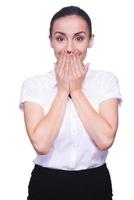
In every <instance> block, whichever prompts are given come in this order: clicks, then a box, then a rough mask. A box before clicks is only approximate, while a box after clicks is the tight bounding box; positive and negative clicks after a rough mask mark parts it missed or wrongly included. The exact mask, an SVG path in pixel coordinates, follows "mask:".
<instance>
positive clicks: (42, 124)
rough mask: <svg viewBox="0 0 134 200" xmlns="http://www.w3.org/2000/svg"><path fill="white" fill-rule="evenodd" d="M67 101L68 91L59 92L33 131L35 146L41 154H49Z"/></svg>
mask: <svg viewBox="0 0 134 200" xmlns="http://www.w3.org/2000/svg"><path fill="white" fill-rule="evenodd" d="M66 103H67V94H66V93H60V94H59V93H57V95H56V97H55V99H54V102H53V104H52V106H51V108H50V110H49V112H48V113H47V115H46V116H44V117H43V119H42V120H40V121H39V123H38V124H37V126H36V127H35V130H34V133H33V137H32V140H33V142H32V143H33V146H34V148H35V149H36V151H37V152H39V153H40V154H47V153H48V151H49V149H50V147H51V146H52V144H53V142H54V140H55V138H56V137H57V135H58V133H59V130H60V127H61V125H62V122H63V119H64V114H65V109H66Z"/></svg>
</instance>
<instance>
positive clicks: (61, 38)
mask: <svg viewBox="0 0 134 200" xmlns="http://www.w3.org/2000/svg"><path fill="white" fill-rule="evenodd" d="M56 40H57V41H58V42H63V40H64V38H63V37H61V36H58V37H56Z"/></svg>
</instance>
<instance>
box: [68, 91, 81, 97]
mask: <svg viewBox="0 0 134 200" xmlns="http://www.w3.org/2000/svg"><path fill="white" fill-rule="evenodd" d="M81 94H82V90H81V89H78V90H73V91H71V92H70V95H71V97H73V96H79V95H81Z"/></svg>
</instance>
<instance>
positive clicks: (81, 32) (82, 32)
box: [54, 31, 86, 36]
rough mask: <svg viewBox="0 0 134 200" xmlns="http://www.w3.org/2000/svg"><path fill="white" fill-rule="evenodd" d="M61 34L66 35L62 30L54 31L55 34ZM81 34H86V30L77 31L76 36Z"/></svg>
mask: <svg viewBox="0 0 134 200" xmlns="http://www.w3.org/2000/svg"><path fill="white" fill-rule="evenodd" d="M57 33H58V34H61V35H64V36H65V35H66V34H65V33H63V32H60V31H56V32H55V33H54V35H56V34H57ZM79 34H85V35H86V32H84V31H80V32H78V33H75V34H74V35H75V36H77V35H79Z"/></svg>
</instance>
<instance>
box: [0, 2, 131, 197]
mask: <svg viewBox="0 0 134 200" xmlns="http://www.w3.org/2000/svg"><path fill="white" fill-rule="evenodd" d="M132 3H133V1H131V0H111V1H107V0H101V1H99V0H98V1H97V0H87V1H86V0H85V1H84V0H82V1H81V0H79V1H75V0H68V1H65V0H56V1H54V0H53V1H50V0H49V1H47V0H44V1H43V0H38V1H37V0H36V1H35V0H11V1H10V0H3V1H2V0H1V1H0V184H1V185H0V199H2V200H9V199H11V200H12V199H13V200H25V199H26V196H27V185H28V182H29V178H30V173H31V170H32V168H33V163H32V160H33V159H34V158H35V156H36V154H35V152H34V150H33V148H32V146H31V145H30V142H29V139H28V137H27V134H26V131H25V127H24V122H23V113H22V112H21V111H20V110H19V108H18V104H19V98H20V89H21V85H22V82H23V81H24V80H25V79H26V78H28V77H31V76H34V75H38V74H44V73H46V72H47V71H49V70H51V69H52V68H53V63H54V61H55V58H54V56H53V51H52V49H51V48H50V46H49V40H48V29H49V22H50V19H51V17H52V15H53V14H54V13H55V12H57V11H58V10H59V9H60V8H61V7H64V6H67V5H77V6H80V7H81V8H83V9H84V10H85V11H86V12H87V13H88V14H89V15H90V16H91V19H92V23H93V33H94V34H95V44H94V47H93V48H92V49H91V50H89V52H88V57H87V60H88V61H90V62H91V63H92V65H91V68H94V69H98V70H107V71H112V72H113V73H115V74H116V75H117V77H118V79H119V82H120V88H121V93H122V98H123V103H122V106H121V107H120V124H119V129H118V133H117V137H116V140H115V143H114V145H113V147H112V148H111V149H110V152H109V156H108V159H107V163H108V167H109V169H110V172H111V176H112V182H113V190H114V200H133V199H134V193H133V187H134V185H133V182H134V162H133V161H134V159H133V158H134V155H133V153H134V129H133V124H134V123H133V120H134V117H133V112H134V108H133V101H134V95H133V88H134V86H133V85H134V78H133V73H134V71H133V68H134V61H133V56H132V54H133V52H134V27H133V24H134V22H133V19H134V12H133V4H132Z"/></svg>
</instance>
